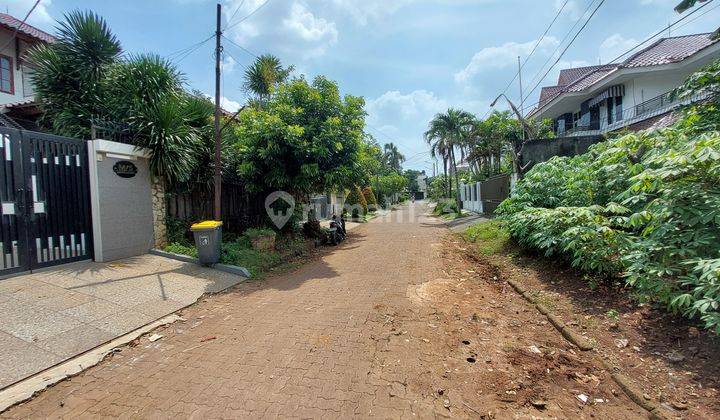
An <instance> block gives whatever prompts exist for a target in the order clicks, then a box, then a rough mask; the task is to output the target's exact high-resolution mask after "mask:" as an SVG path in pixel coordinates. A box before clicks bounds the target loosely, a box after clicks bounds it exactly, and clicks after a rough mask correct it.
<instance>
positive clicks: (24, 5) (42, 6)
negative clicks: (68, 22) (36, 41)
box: [2, 0, 55, 28]
mask: <svg viewBox="0 0 720 420" xmlns="http://www.w3.org/2000/svg"><path fill="white" fill-rule="evenodd" d="M34 3H35V2H34V1H33V0H5V1H3V2H2V6H5V7H7V11H8V13H10V14H11V15H12V16H14V17H16V18H18V19H20V20H22V18H24V17H25V15H26V14H27V13H28V12H29V11H30V8H32V6H33V4H34ZM51 4H52V0H42V1H40V3H39V4H38V5H37V7H36V8H35V10H34V11H33V12H32V14H31V15H30V17H29V18H28V23H30V24H31V25H39V26H41V27H43V28H47V27H48V25H49V24H51V23H53V22H54V21H55V19H53V17H52V16H51V15H50V12H48V6H50V5H51ZM5 7H3V10H2V11H3V12H5Z"/></svg>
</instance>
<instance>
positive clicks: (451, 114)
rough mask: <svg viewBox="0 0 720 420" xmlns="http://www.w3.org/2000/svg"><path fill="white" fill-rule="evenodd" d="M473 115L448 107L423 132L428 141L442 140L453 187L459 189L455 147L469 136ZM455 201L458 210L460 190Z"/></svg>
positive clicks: (460, 145)
mask: <svg viewBox="0 0 720 420" xmlns="http://www.w3.org/2000/svg"><path fill="white" fill-rule="evenodd" d="M474 121H475V116H474V115H473V114H471V113H469V112H467V111H463V110H460V109H455V108H449V109H448V110H447V112H445V113H439V114H437V115H435V117H434V118H433V119H432V120H431V121H430V124H429V126H428V130H427V131H426V132H425V140H426V141H427V142H428V143H430V144H433V143H436V142H443V143H444V144H445V145H446V146H445V147H447V148H448V153H449V156H450V162H451V164H452V169H453V175H454V177H455V187H456V188H458V189H459V186H460V176H459V175H458V170H457V160H456V159H455V149H459V148H460V147H462V146H463V145H464V144H466V142H467V141H468V139H469V138H470V136H471V133H472V127H473V123H474ZM455 201H456V203H457V207H458V210H459V209H460V208H461V207H462V202H461V201H460V192H459V191H456V193H455Z"/></svg>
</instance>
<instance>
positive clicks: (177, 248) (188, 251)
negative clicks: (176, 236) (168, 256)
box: [165, 242, 198, 258]
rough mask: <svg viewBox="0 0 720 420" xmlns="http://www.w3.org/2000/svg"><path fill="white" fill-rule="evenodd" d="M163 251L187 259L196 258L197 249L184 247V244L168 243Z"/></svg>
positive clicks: (189, 246)
mask: <svg viewBox="0 0 720 420" xmlns="http://www.w3.org/2000/svg"><path fill="white" fill-rule="evenodd" d="M165 251H167V252H172V253H173V254H180V255H187V256H188V257H193V258H197V256H198V253H197V248H195V246H191V245H186V244H179V243H175V242H173V243H169V244H167V245H166V246H165Z"/></svg>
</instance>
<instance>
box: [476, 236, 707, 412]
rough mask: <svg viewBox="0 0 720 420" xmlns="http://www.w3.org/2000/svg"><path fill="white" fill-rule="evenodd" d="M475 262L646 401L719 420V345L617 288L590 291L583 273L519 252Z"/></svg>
mask: <svg viewBox="0 0 720 420" xmlns="http://www.w3.org/2000/svg"><path fill="white" fill-rule="evenodd" d="M468 257H469V258H472V259H477V260H478V261H479V264H483V265H489V266H491V267H493V268H494V269H496V270H498V272H500V273H502V275H501V277H502V279H504V280H511V279H512V280H514V281H516V282H518V283H520V284H522V286H523V287H524V288H525V289H527V290H529V291H532V292H530V295H531V296H532V297H533V299H534V300H535V301H537V302H538V303H541V304H542V305H544V306H546V307H547V308H548V309H550V311H551V312H552V313H553V314H554V315H556V316H558V317H559V318H560V319H561V320H562V321H563V322H564V323H565V324H566V325H570V326H572V328H574V329H575V330H577V331H578V332H580V333H582V334H583V335H584V336H586V337H587V338H588V339H590V340H591V341H592V342H594V343H596V346H597V350H596V351H597V353H598V355H599V356H600V357H601V358H603V359H604V360H606V361H608V362H609V363H610V364H611V365H613V366H616V367H617V371H618V372H621V373H622V374H623V375H625V376H626V377H627V378H629V379H630V381H631V383H632V385H633V386H634V387H635V388H636V389H637V390H638V391H639V393H641V394H642V397H643V399H645V400H646V401H649V402H650V403H654V404H657V405H659V406H661V407H663V408H664V409H666V410H667V412H668V413H669V414H670V415H674V416H677V417H681V418H699V419H714V418H720V393H719V392H718V389H720V351H719V350H720V338H719V337H717V336H716V335H714V334H712V333H709V332H707V331H703V329H702V327H701V326H699V325H697V324H694V323H693V322H691V321H688V320H686V319H684V318H681V317H679V316H675V315H672V314H669V313H667V312H666V311H665V310H664V309H662V308H653V307H652V306H651V305H648V304H639V303H638V302H636V301H634V300H633V299H631V296H630V294H629V293H628V291H626V290H622V288H621V287H620V286H618V285H615V286H612V285H608V284H604V283H602V282H598V283H595V282H591V283H590V284H589V283H588V279H587V278H586V277H584V276H583V275H582V274H581V273H578V272H577V271H575V270H573V269H572V268H570V267H568V266H566V265H564V264H562V263H558V262H553V261H548V260H546V259H542V258H537V257H536V256H534V255H530V254H527V253H523V252H520V251H519V250H517V249H515V248H511V249H506V250H504V251H503V252H501V253H500V254H498V255H492V256H491V257H484V256H479V255H477V254H474V253H471V254H470V255H468Z"/></svg>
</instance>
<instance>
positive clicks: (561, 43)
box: [525, 0, 596, 98]
mask: <svg viewBox="0 0 720 420" xmlns="http://www.w3.org/2000/svg"><path fill="white" fill-rule="evenodd" d="M595 1H596V0H591V1H590V2H589V3H588V5H587V7H586V8H585V11H583V13H582V15H581V17H580V19H578V20H576V21H575V24H573V26H572V27H570V30H568V31H567V33H566V34H565V36H564V37H563V39H562V41H560V43H559V44H558V46H557V47H556V48H555V51H553V52H552V54H550V55H549V56H548V58H547V60H545V62H544V63H543V65H542V66H541V67H540V69H539V70H538V72H537V73H535V76H533V78H532V81H531V82H530V83H529V84H528V86H530V85H532V84H533V83H535V82H537V78H538V77H539V76H540V74H541V73H542V72H543V70H545V67H546V66H547V65H548V64H549V63H550V60H552V59H553V57H555V55H556V54H557V53H558V52H559V51H560V48H562V46H563V45H564V44H565V41H566V40H567V39H568V38H570V35H571V34H572V33H573V31H575V28H576V27H577V26H578V25H579V24H580V22H582V20H583V17H585V15H587V14H588V12H589V11H590V9H591V8H592V6H593V4H595ZM529 96H530V94H529V93H528V94H526V95H525V97H526V98H527V97H529Z"/></svg>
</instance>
